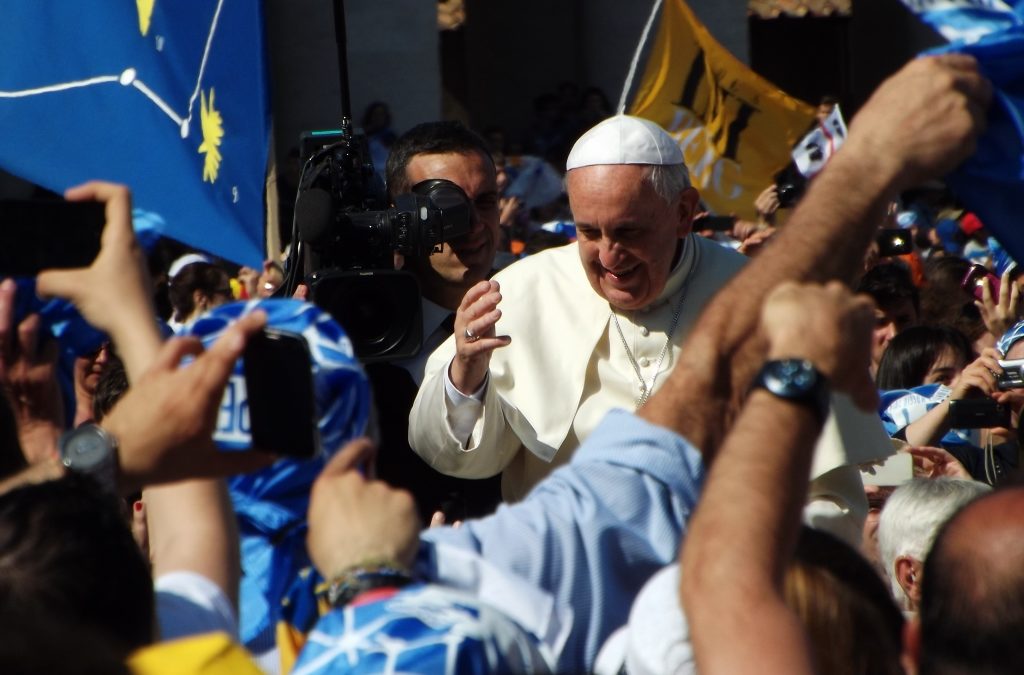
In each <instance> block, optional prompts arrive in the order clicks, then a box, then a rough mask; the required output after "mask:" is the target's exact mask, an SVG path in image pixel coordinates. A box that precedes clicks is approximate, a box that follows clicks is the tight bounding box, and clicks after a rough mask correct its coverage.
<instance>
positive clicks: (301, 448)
mask: <svg viewBox="0 0 1024 675" xmlns="http://www.w3.org/2000/svg"><path fill="white" fill-rule="evenodd" d="M242 369H243V373H244V375H245V393H246V400H247V401H248V404H249V429H250V431H251V433H252V447H253V448H255V449H257V450H263V451H266V452H272V453H274V454H276V455H285V456H288V457H296V458H299V459H310V458H312V457H316V456H317V455H319V454H320V432H319V429H318V428H317V415H316V399H315V398H314V394H313V371H312V369H311V361H310V354H309V346H308V345H307V344H306V339H305V338H304V337H302V336H301V335H299V334H297V333H291V332H288V331H282V330H277V329H274V328H266V329H264V330H263V332H262V333H259V334H258V335H254V336H253V337H252V338H251V339H250V340H249V342H248V343H247V344H246V346H245V353H244V354H243V355H242Z"/></svg>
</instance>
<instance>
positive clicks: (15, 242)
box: [0, 199, 106, 277]
mask: <svg viewBox="0 0 1024 675" xmlns="http://www.w3.org/2000/svg"><path fill="white" fill-rule="evenodd" d="M104 209H105V206H104V204H102V203H100V202H67V201H63V200H41V199H39V200H36V199H29V200H21V199H0V276H5V277H34V276H36V275H37V274H39V272H41V271H43V270H45V269H67V268H73V267H88V266H89V265H91V264H92V261H93V260H95V259H96V256H97V255H98V254H99V252H100V237H101V236H102V235H103V225H104V223H105V222H106V217H105V215H104Z"/></svg>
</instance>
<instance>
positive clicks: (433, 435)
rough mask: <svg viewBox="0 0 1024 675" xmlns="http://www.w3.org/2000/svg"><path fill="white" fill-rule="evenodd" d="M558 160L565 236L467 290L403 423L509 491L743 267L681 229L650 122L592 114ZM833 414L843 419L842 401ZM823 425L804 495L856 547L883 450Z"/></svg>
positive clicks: (684, 192)
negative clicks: (572, 225) (872, 466)
mask: <svg viewBox="0 0 1024 675" xmlns="http://www.w3.org/2000/svg"><path fill="white" fill-rule="evenodd" d="M566 170H567V175H566V183H567V189H568V194H569V203H570V206H571V208H572V213H573V217H574V220H575V222H576V231H577V235H578V241H577V242H576V243H574V244H570V245H568V246H565V247H562V248H558V249H552V250H548V251H544V252H542V253H539V254H536V255H534V256H531V257H529V258H527V259H525V260H522V261H520V262H518V263H516V264H514V265H512V266H510V267H508V268H507V269H505V270H504V271H502V272H501V273H499V274H497V275H496V276H495V277H494V279H493V280H491V281H484V282H481V283H480V284H477V285H476V286H474V287H473V288H472V289H470V291H469V292H468V293H467V294H466V296H465V298H464V299H463V301H462V304H461V305H460V307H459V310H458V312H457V314H456V319H455V332H454V334H453V335H452V337H451V338H449V339H448V340H447V341H446V342H445V343H443V344H442V345H441V346H440V347H439V348H438V349H437V351H435V352H434V354H433V355H432V356H431V357H430V359H429V361H428V362H427V367H426V372H425V375H424V380H423V385H422V386H421V387H420V390H419V394H418V396H417V397H416V402H415V404H414V405H413V409H412V413H411V416H410V420H409V443H410V445H411V447H412V448H413V449H414V450H415V451H416V452H417V453H418V454H419V455H420V456H421V457H423V458H424V459H425V460H426V461H427V462H429V463H430V464H431V465H432V466H433V467H434V468H435V469H437V470H438V471H441V472H442V473H447V474H450V475H456V476H462V477H466V478H483V477H488V476H493V475H496V474H498V473H499V472H503V475H502V492H503V494H504V497H505V499H506V500H510V501H515V500H519V499H522V498H523V497H524V496H525V495H526V493H527V492H529V490H530V489H531V488H532V487H533V486H534V485H535V484H536V483H538V482H539V481H540V480H541V479H542V478H543V477H544V476H546V475H547V474H548V473H550V472H551V471H552V470H553V469H554V468H555V467H557V466H559V465H561V464H563V463H565V462H567V461H569V459H570V457H571V456H572V453H573V451H574V450H575V449H576V447H577V446H579V444H580V442H582V441H583V440H584V439H585V438H586V437H587V436H588V435H589V434H590V432H591V431H592V430H593V429H594V428H595V427H596V426H597V424H598V422H600V420H601V419H602V417H603V416H604V415H605V413H606V412H608V410H610V409H611V408H615V407H618V408H626V409H628V410H630V411H634V410H636V409H637V408H638V407H639V406H640V405H641V404H642V403H643V402H644V401H646V400H647V398H648V397H649V396H650V394H651V393H652V392H653V391H655V390H657V388H658V385H659V384H660V383H661V380H662V379H663V378H664V377H666V376H667V375H668V373H669V372H670V371H671V370H672V367H673V366H674V365H675V363H676V361H677V359H678V357H679V353H680V349H681V346H682V344H683V342H684V340H685V338H686V336H687V334H688V333H689V331H690V328H691V326H692V325H693V324H694V323H695V321H696V319H697V317H698V316H699V314H700V312H701V310H702V309H703V308H704V306H705V305H706V304H707V302H708V301H709V300H710V299H711V297H712V295H713V294H714V293H715V292H716V291H717V290H718V289H719V288H721V287H722V286H723V285H725V283H726V282H727V281H728V280H729V279H730V278H731V277H732V276H733V275H734V274H735V273H736V272H737V271H738V270H739V268H740V266H741V265H742V264H743V262H744V261H745V258H744V257H743V256H741V255H739V254H737V253H735V252H733V251H731V250H729V249H726V248H724V247H722V246H719V245H718V244H716V243H714V242H712V241H710V240H707V239H705V238H703V237H700V236H697V235H694V234H692V232H691V229H692V221H693V217H694V215H695V214H696V212H697V205H698V199H699V197H698V194H697V191H696V190H695V189H694V188H693V187H692V186H691V185H690V180H689V174H688V172H687V169H686V166H685V165H684V163H683V156H682V152H681V151H680V149H679V146H678V144H677V143H676V142H675V140H674V139H673V138H672V137H671V136H669V135H668V134H667V133H666V132H665V131H664V130H663V129H662V128H661V127H659V126H658V125H656V124H654V123H653V122H650V121H648V120H645V119H641V118H638V117H631V116H627V115H618V116H616V117H612V118H610V119H607V120H605V121H603V122H601V123H600V124H598V125H597V126H595V127H594V128H593V129H591V130H590V131H588V132H587V133H586V134H584V135H583V136H582V137H580V139H579V140H578V141H577V142H576V145H575V146H574V147H573V149H572V152H571V153H570V154H569V158H568V161H567V163H566ZM767 254H770V252H768V253H767ZM499 307H500V308H499ZM840 412H841V413H843V414H842V415H841V418H844V417H847V416H848V415H847V413H849V415H851V416H852V415H855V414H856V413H855V412H854V409H853V406H852V405H850V404H848V403H842V404H840ZM861 423H863V424H867V425H869V426H866V427H865V426H862V424H861ZM829 427H831V433H829V429H828V428H827V429H826V432H825V434H824V436H823V441H822V443H820V444H819V448H818V453H817V457H816V460H815V466H814V477H815V478H816V479H817V480H816V481H815V482H816V483H817V485H812V489H811V497H812V498H815V497H818V498H824V502H823V504H824V509H823V512H822V513H821V514H819V515H821V516H822V517H824V518H825V519H826V520H833V521H834V525H835V526H834V527H830V529H833V531H835V530H836V529H838V530H839V531H838V532H837V534H840V535H841V536H843V537H844V538H846V539H847V540H848V541H852V542H858V541H859V537H860V532H859V529H858V526H857V522H858V521H861V522H862V521H863V517H864V516H865V515H866V512H867V505H866V502H865V501H864V496H863V489H862V487H861V485H860V478H859V475H858V474H857V471H856V467H855V466H851V465H853V464H856V463H861V462H865V461H868V460H870V459H874V458H875V457H877V456H881V455H885V454H888V453H890V452H891V450H890V448H889V446H888V445H887V443H886V442H885V440H884V439H885V436H884V433H883V432H882V430H881V427H880V425H879V423H878V420H877V419H872V418H871V417H870V416H865V417H862V418H859V419H858V421H857V423H856V424H848V423H847V424H844V423H842V422H840V424H839V425H838V429H837V427H836V425H835V424H830V425H829ZM844 427H845V429H844ZM851 429H855V430H856V431H858V432H859V433H861V434H863V433H864V432H865V429H867V430H869V431H868V433H869V434H870V442H863V441H864V439H863V437H862V438H860V439H857V440H856V441H853V440H852V439H851V437H850V430H851ZM872 432H873V433H872ZM879 441H880V445H879V444H878V443H879ZM840 467H844V469H843V470H839V468H840ZM825 474H829V475H828V476H825ZM849 516H852V517H849Z"/></svg>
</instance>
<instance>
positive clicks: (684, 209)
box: [676, 187, 700, 238]
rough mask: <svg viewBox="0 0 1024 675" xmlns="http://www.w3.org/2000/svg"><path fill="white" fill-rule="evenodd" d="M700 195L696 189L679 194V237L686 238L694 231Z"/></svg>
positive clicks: (689, 188) (688, 189)
mask: <svg viewBox="0 0 1024 675" xmlns="http://www.w3.org/2000/svg"><path fill="white" fill-rule="evenodd" d="M699 203H700V194H699V193H698V192H697V190H696V189H694V188H692V187H688V188H686V189H685V190H683V191H682V192H681V193H680V194H679V199H678V203H677V205H676V208H677V209H679V212H678V217H679V237H680V238H682V237H685V236H686V235H688V234H690V230H692V229H693V217H694V216H695V215H697V208H698V204H699Z"/></svg>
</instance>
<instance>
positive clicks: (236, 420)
mask: <svg viewBox="0 0 1024 675" xmlns="http://www.w3.org/2000/svg"><path fill="white" fill-rule="evenodd" d="M257 309H260V310H263V311H265V312H266V313H267V326H269V327H273V328H278V329H280V330H285V331H290V332H292V333H296V334H299V335H302V336H303V337H304V338H305V339H306V342H307V344H308V346H309V351H310V355H311V356H312V368H313V381H314V388H315V398H316V409H317V413H318V417H319V424H318V427H319V430H320V439H321V445H322V447H323V448H324V454H323V455H321V456H320V457H317V458H314V459H311V460H306V461H302V460H296V459H281V460H279V461H277V462H276V463H274V464H273V465H272V466H270V467H267V468H266V469H262V470H260V471H256V472H254V473H251V474H245V475H241V476H235V477H234V478H231V479H230V480H229V481H228V489H229V491H230V493H231V501H232V502H233V504H234V507H235V513H236V515H237V516H238V523H239V534H240V535H241V545H242V573H243V574H242V583H241V590H240V595H239V624H240V625H239V634H240V637H241V639H242V642H243V644H245V646H246V647H247V648H248V649H249V650H250V651H252V652H253V653H255V654H257V655H260V654H264V653H266V652H267V651H269V650H271V649H273V647H274V626H275V624H276V623H277V619H278V614H279V608H280V604H281V603H280V601H281V598H282V597H283V596H284V594H285V593H286V592H287V590H288V588H289V587H290V586H291V584H292V582H293V581H294V579H295V577H296V575H297V573H298V571H299V570H300V569H302V568H304V567H307V566H308V565H309V564H310V561H309V556H308V554H307V553H306V546H305V536H306V511H307V509H308V507H309V489H310V487H311V486H312V484H313V481H314V480H315V479H316V477H317V476H318V475H319V474H320V471H321V469H323V467H324V464H325V463H326V462H327V460H328V459H329V457H330V456H331V455H333V454H334V452H335V451H337V450H338V449H339V448H340V447H341V446H342V444H344V443H345V442H346V441H349V440H351V439H352V438H355V437H357V436H360V435H362V434H363V433H365V430H366V421H367V417H368V415H369V405H370V390H369V383H368V381H367V379H366V375H365V373H364V372H363V370H362V368H361V367H360V365H359V362H358V361H357V360H356V358H355V354H354V352H353V349H352V343H351V341H350V340H349V339H348V336H346V335H345V332H344V330H342V328H341V326H339V325H338V324H337V322H335V321H334V320H333V319H332V318H331V317H330V315H329V314H328V313H327V312H325V311H323V310H322V309H320V308H319V307H317V306H315V305H312V304H309V303H306V302H302V301H300V300H291V299H266V300H251V301H247V302H233V303H229V304H226V305H221V306H219V307H216V308H215V309H213V310H211V311H210V312H209V313H208V314H205V315H204V316H202V317H201V318H199V319H198V320H196V321H195V322H194V323H192V324H191V325H190V326H187V327H186V328H185V330H184V334H186V335H195V336H198V337H199V338H200V339H201V340H202V341H203V344H204V345H205V346H209V345H210V344H212V343H213V342H214V341H215V340H216V339H217V337H219V336H220V335H221V334H222V333H223V331H224V330H225V329H226V328H227V327H228V326H229V325H231V324H232V323H233V322H235V321H236V320H237V319H239V318H240V317H242V316H244V315H246V314H248V313H250V312H252V311H254V310H257ZM244 382H245V379H244V376H243V375H242V363H241V360H239V361H238V363H236V364H235V370H234V373H233V374H232V376H231V380H230V382H229V383H228V388H227V391H226V392H225V397H224V403H222V405H221V414H220V417H219V419H218V424H217V429H216V431H215V432H214V440H215V441H216V442H217V443H218V445H219V446H220V447H221V448H223V449H227V450H230V449H239V448H248V447H249V440H250V438H251V436H250V434H249V431H248V417H247V409H248V407H247V405H246V403H245V397H244V391H245V389H244Z"/></svg>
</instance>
